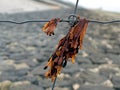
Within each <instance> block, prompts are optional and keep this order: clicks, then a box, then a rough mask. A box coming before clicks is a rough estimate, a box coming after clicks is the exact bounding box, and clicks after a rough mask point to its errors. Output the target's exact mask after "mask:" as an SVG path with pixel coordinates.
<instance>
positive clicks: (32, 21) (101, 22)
mask: <svg viewBox="0 0 120 90" xmlns="http://www.w3.org/2000/svg"><path fill="white" fill-rule="evenodd" d="M78 2H79V0H76V5H75V8H74V11H73V14H72V15H70V16H69V17H68V19H67V20H63V19H61V20H60V22H67V23H70V24H71V23H72V24H73V23H74V22H75V20H77V19H76V18H77V16H76V12H77V8H78ZM49 21H50V20H27V21H22V22H17V21H12V20H4V21H2V20H0V23H12V24H26V23H36V22H49ZM88 21H89V22H90V23H98V24H110V23H120V20H112V21H99V20H88ZM56 79H57V77H56V78H55V80H54V82H53V84H52V88H51V90H54V87H55V83H56Z"/></svg>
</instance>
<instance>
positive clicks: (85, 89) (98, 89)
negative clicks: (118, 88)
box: [79, 85, 114, 90]
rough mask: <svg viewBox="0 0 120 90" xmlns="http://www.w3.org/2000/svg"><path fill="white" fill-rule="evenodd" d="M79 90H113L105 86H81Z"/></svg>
mask: <svg viewBox="0 0 120 90" xmlns="http://www.w3.org/2000/svg"><path fill="white" fill-rule="evenodd" d="M79 90H114V89H113V88H109V87H105V86H100V85H99V86H81V87H80V89H79Z"/></svg>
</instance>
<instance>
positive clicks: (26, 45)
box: [0, 6, 120, 90]
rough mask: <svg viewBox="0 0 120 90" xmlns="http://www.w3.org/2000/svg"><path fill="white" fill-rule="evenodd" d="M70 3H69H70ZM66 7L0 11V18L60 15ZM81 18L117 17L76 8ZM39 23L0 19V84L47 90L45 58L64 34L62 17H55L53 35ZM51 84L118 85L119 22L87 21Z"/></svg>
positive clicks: (84, 89) (15, 89) (91, 89)
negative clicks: (75, 50) (70, 58)
mask: <svg viewBox="0 0 120 90" xmlns="http://www.w3.org/2000/svg"><path fill="white" fill-rule="evenodd" d="M72 7H73V6H71V8H72ZM71 8H68V9H66V8H61V9H58V10H48V11H33V12H23V13H15V14H0V20H15V21H19V22H21V21H25V20H41V19H51V18H55V17H60V18H63V19H66V18H67V17H68V16H69V14H71V13H72V11H73V10H72V9H71ZM78 15H80V16H81V17H86V18H87V19H95V20H113V19H120V14H119V13H111V12H104V11H99V10H98V11H97V10H96V11H95V10H86V9H83V8H79V9H78ZM43 25H44V23H41V22H40V23H39V22H37V23H26V24H22V25H15V24H10V23H0V90H51V85H52V82H51V80H50V79H47V78H45V77H44V73H45V72H46V70H43V67H44V65H45V64H46V63H47V60H48V59H49V57H50V56H51V54H52V53H53V52H54V50H55V48H56V45H57V43H58V41H59V40H60V39H61V38H62V37H63V36H64V35H66V34H67V32H68V30H69V25H68V23H65V22H64V23H59V24H58V26H57V28H56V30H55V35H54V36H51V37H49V36H47V35H46V34H45V33H43V32H42V30H41V28H42V26H43ZM55 90H120V23H113V24H106V25H102V24H96V23H89V26H88V29H87V33H86V35H85V38H84V43H83V49H82V50H80V51H79V54H78V55H77V57H76V61H75V64H72V63H71V62H69V63H68V64H67V66H66V67H65V68H64V69H63V70H62V72H61V74H60V75H59V76H58V79H57V81H56V87H55Z"/></svg>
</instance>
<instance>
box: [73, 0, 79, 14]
mask: <svg viewBox="0 0 120 90" xmlns="http://www.w3.org/2000/svg"><path fill="white" fill-rule="evenodd" d="M78 2H79V0H77V1H76V5H75V9H74V14H76V12H77V7H78Z"/></svg>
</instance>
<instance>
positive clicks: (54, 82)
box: [51, 77, 57, 90]
mask: <svg viewBox="0 0 120 90" xmlns="http://www.w3.org/2000/svg"><path fill="white" fill-rule="evenodd" d="M56 80H57V77H55V80H54V82H53V85H52V89H51V90H54V87H55V83H56Z"/></svg>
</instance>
